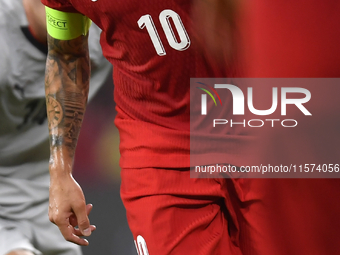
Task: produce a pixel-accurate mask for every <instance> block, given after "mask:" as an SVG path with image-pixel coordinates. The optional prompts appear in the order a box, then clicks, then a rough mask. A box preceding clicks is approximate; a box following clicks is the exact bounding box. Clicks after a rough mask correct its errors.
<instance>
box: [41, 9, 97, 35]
mask: <svg viewBox="0 0 340 255" xmlns="http://www.w3.org/2000/svg"><path fill="white" fill-rule="evenodd" d="M45 9H46V25H47V33H48V34H49V35H50V36H51V37H53V38H55V39H58V40H72V39H75V38H77V37H79V36H81V35H87V33H88V31H89V29H90V26H91V20H90V19H89V18H88V17H86V16H84V15H82V14H80V13H69V12H61V11H57V10H54V9H51V8H49V7H45Z"/></svg>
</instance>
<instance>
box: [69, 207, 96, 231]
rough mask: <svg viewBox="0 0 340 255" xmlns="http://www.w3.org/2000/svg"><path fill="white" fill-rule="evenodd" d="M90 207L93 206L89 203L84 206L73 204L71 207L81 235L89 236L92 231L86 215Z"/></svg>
mask: <svg viewBox="0 0 340 255" xmlns="http://www.w3.org/2000/svg"><path fill="white" fill-rule="evenodd" d="M92 207H93V206H92V205H91V204H89V205H87V206H85V204H84V205H82V206H75V207H74V208H73V212H74V214H75V216H76V219H77V222H78V227H79V230H80V232H81V233H82V235H83V236H90V235H91V232H92V231H91V228H90V221H89V218H88V217H87V215H88V214H89V213H90V211H91V209H92Z"/></svg>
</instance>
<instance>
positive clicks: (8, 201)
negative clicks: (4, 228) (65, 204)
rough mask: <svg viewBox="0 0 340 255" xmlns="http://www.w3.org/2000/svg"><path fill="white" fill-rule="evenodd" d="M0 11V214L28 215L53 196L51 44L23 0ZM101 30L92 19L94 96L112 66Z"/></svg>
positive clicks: (0, 5)
mask: <svg viewBox="0 0 340 255" xmlns="http://www.w3.org/2000/svg"><path fill="white" fill-rule="evenodd" d="M0 17H1V19H0V217H3V218H9V219H24V218H26V219H27V218H30V217H34V216H35V215H38V214H39V213H41V212H42V211H43V210H44V209H45V210H46V208H45V207H46V202H47V201H48V188H49V172H48V159H49V141H48V136H49V134H48V127H47V117H46V116H47V115H46V105H45V85H44V74H45V65H46V48H45V49H44V47H41V46H43V45H42V44H39V43H38V42H37V41H35V40H34V38H33V37H32V35H31V34H30V32H29V29H28V22H27V19H26V15H25V11H24V8H23V6H22V0H0ZM99 35H100V29H99V28H98V27H97V26H95V25H94V24H93V25H92V26H91V29H90V36H89V48H90V58H91V62H92V63H93V66H94V67H95V68H92V77H91V81H90V96H91V95H93V94H94V93H95V91H97V90H98V88H99V87H100V86H101V85H102V84H103V83H104V81H105V80H106V78H107V77H108V74H109V73H110V71H111V68H112V66H111V64H110V63H109V62H108V61H107V60H106V59H105V58H104V57H103V56H102V51H101V47H100V44H99Z"/></svg>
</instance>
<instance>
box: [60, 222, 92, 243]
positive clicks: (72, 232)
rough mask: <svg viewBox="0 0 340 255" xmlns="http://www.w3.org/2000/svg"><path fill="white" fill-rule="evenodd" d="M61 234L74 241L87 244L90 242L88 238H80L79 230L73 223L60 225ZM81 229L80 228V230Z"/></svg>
mask: <svg viewBox="0 0 340 255" xmlns="http://www.w3.org/2000/svg"><path fill="white" fill-rule="evenodd" d="M58 227H59V230H60V232H61V234H62V235H63V236H64V238H65V239H66V240H67V241H69V242H72V243H75V244H78V245H82V246H87V245H89V242H88V241H87V240H86V239H83V238H80V237H79V236H78V235H76V234H77V230H76V229H75V228H74V227H72V226H71V225H58ZM78 231H79V230H78Z"/></svg>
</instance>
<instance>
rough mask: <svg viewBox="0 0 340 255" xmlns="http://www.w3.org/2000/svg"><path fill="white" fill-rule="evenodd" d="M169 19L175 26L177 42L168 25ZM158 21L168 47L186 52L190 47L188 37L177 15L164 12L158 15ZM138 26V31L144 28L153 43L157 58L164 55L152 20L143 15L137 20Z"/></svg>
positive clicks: (167, 11) (170, 11)
mask: <svg viewBox="0 0 340 255" xmlns="http://www.w3.org/2000/svg"><path fill="white" fill-rule="evenodd" d="M170 19H172V22H173V24H174V26H175V29H176V31H177V34H178V37H179V40H177V38H176V36H175V33H174V30H173V28H172V26H171V24H170ZM159 21H160V23H161V25H162V28H163V30H164V33H165V36H166V39H167V40H168V43H169V45H170V46H171V47H172V48H173V49H175V50H179V51H183V50H186V49H187V48H189V46H190V38H189V36H188V33H187V31H186V30H185V28H184V26H183V23H182V20H181V18H180V17H179V15H178V14H177V13H176V12H174V11H173V10H164V11H162V12H161V13H160V14H159ZM138 26H139V28H140V29H144V28H146V30H147V31H148V33H149V35H150V38H151V41H152V43H153V46H154V47H155V50H156V52H157V54H158V55H159V56H164V55H166V52H165V49H164V46H163V43H162V41H161V39H160V37H159V34H158V32H157V30H156V27H155V24H154V22H153V20H152V17H151V16H150V15H149V14H146V15H143V16H142V17H140V19H139V20H138Z"/></svg>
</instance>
